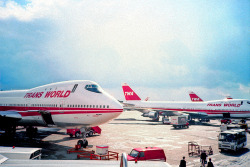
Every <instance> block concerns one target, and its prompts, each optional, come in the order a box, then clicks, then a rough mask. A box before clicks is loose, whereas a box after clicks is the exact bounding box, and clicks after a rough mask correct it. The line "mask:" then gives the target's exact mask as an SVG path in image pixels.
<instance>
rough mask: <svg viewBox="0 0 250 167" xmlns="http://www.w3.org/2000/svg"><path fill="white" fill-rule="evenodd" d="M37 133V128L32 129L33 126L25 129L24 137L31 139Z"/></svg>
mask: <svg viewBox="0 0 250 167" xmlns="http://www.w3.org/2000/svg"><path fill="white" fill-rule="evenodd" d="M37 131H38V130H37V128H34V127H33V126H28V127H27V128H26V135H27V137H29V138H33V137H35V136H36V135H37Z"/></svg>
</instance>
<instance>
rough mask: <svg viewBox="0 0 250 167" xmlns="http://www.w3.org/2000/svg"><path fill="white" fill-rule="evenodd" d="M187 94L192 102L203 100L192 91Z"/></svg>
mask: <svg viewBox="0 0 250 167" xmlns="http://www.w3.org/2000/svg"><path fill="white" fill-rule="evenodd" d="M189 96H190V98H191V101H192V102H203V100H202V99H201V98H200V97H199V96H197V95H196V94H195V93H194V92H190V93H189Z"/></svg>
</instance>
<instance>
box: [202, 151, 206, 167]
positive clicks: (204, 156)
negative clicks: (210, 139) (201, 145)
mask: <svg viewBox="0 0 250 167" xmlns="http://www.w3.org/2000/svg"><path fill="white" fill-rule="evenodd" d="M206 159H207V154H206V151H203V152H202V153H201V163H202V166H205V161H206Z"/></svg>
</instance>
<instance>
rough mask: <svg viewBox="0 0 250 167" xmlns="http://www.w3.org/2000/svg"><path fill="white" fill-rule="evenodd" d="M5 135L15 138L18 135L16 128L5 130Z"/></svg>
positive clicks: (9, 127) (6, 128) (10, 127)
mask: <svg viewBox="0 0 250 167" xmlns="http://www.w3.org/2000/svg"><path fill="white" fill-rule="evenodd" d="M4 131H5V135H7V136H14V135H15V133H16V126H15V125H14V126H8V127H5V128H4Z"/></svg>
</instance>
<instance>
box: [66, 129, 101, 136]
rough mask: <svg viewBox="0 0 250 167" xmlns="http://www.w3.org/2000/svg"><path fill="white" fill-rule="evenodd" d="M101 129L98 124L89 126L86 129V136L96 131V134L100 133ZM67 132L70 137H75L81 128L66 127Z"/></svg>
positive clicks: (79, 133) (78, 134)
mask: <svg viewBox="0 0 250 167" xmlns="http://www.w3.org/2000/svg"><path fill="white" fill-rule="evenodd" d="M101 132H102V130H101V128H100V127H99V126H95V127H91V128H88V129H86V136H89V137H91V136H93V135H94V134H96V133H98V134H101ZM67 134H68V135H69V136H70V137H73V136H74V137H76V138H79V137H80V135H81V134H82V132H81V130H80V129H77V128H75V129H67Z"/></svg>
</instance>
